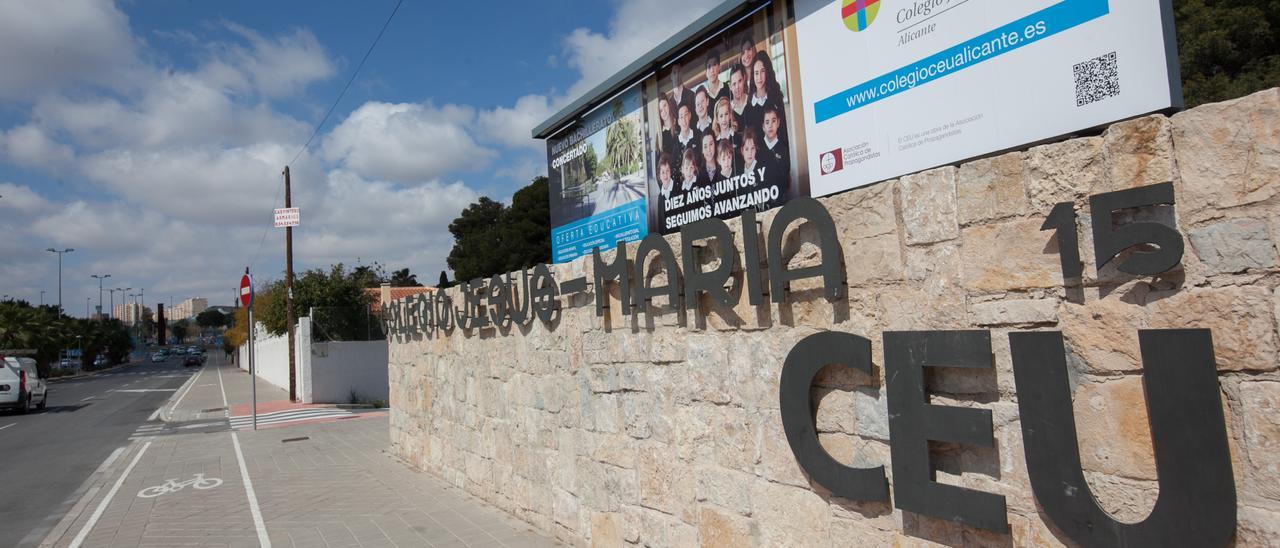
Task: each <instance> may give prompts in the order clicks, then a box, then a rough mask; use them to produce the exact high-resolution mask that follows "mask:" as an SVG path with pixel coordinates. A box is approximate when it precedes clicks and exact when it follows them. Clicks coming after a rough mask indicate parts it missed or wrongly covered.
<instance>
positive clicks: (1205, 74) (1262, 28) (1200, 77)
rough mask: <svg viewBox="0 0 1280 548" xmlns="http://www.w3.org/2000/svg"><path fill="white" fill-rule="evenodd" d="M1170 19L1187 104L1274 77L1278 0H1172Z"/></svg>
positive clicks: (1256, 86) (1248, 89)
mask: <svg viewBox="0 0 1280 548" xmlns="http://www.w3.org/2000/svg"><path fill="white" fill-rule="evenodd" d="M1174 20H1175V22H1176V26H1177V29H1178V57H1179V62H1180V64H1181V67H1182V90H1183V97H1184V98H1185V99H1186V102H1187V106H1188V107H1194V106H1196V105H1200V104H1204V103H1211V102H1215V101H1222V100H1226V99H1231V98H1235V97H1240V96H1242V95H1247V94H1249V93H1252V92H1255V91H1258V90H1262V89H1266V88H1268V87H1271V86H1275V85H1276V84H1277V82H1280V0H1177V1H1176V2H1175V6H1174Z"/></svg>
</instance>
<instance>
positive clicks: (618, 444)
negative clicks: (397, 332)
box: [390, 89, 1280, 546]
mask: <svg viewBox="0 0 1280 548" xmlns="http://www.w3.org/2000/svg"><path fill="white" fill-rule="evenodd" d="M1162 182H1172V183H1173V184H1174V185H1175V189H1176V197H1177V205H1176V208H1175V211H1176V213H1175V214H1174V216H1172V217H1168V218H1165V219H1163V220H1164V221H1165V222H1168V223H1170V224H1174V223H1176V227H1177V229H1178V231H1179V232H1180V233H1181V234H1182V235H1183V237H1184V240H1185V242H1186V250H1185V254H1184V255H1183V258H1182V261H1181V265H1180V266H1179V267H1177V268H1176V269H1175V270H1173V271H1171V272H1168V273H1165V274H1162V275H1160V276H1157V277H1154V278H1152V277H1135V276H1130V275H1126V274H1123V273H1121V272H1118V271H1117V270H1116V269H1115V268H1114V267H1113V266H1108V267H1107V268H1104V269H1103V270H1102V272H1101V273H1100V274H1099V273H1098V272H1097V270H1096V269H1095V267H1094V264H1093V263H1094V259H1093V247H1092V246H1093V238H1092V233H1091V227H1090V220H1089V216H1088V214H1087V213H1086V212H1087V211H1088V196H1090V195H1093V194H1097V193H1102V192H1109V191H1114V190H1119V189H1124V188H1130V187H1137V186H1143V185H1150V184H1155V183H1162ZM1278 194H1280V90H1276V89H1272V90H1268V91H1264V92H1261V93H1257V94H1255V95H1252V96H1249V97H1245V98H1241V99H1238V100H1235V101H1230V102H1225V103H1220V104H1214V105H1207V106H1203V107H1199V108H1196V109H1194V110H1190V111H1186V112H1182V113H1179V114H1176V115H1174V116H1172V117H1165V116H1148V117H1144V118H1140V119H1136V120H1131V121H1127V122H1123V123H1119V124H1116V125H1114V126H1112V127H1110V128H1109V129H1107V130H1106V131H1104V132H1103V133H1102V134H1101V135H1099V136H1091V137H1080V138H1075V139H1070V140H1065V141H1061V142H1056V143H1052V144H1046V145H1042V146H1037V147H1033V148H1031V149H1029V150H1026V151H1022V152H1013V153H1008V154H1004V155H1000V156H996V157H991V158H986V159H981V160H976V161H972V162H968V163H965V164H963V165H960V166H958V167H944V168H939V169H934V170H931V171H928V172H924V173H919V174H914V175H910V176H906V177H903V178H901V179H898V180H892V181H887V182H883V183H880V184H876V185H873V186H869V187H865V188H860V189H857V190H853V191H850V192H846V193H844V194H840V195H837V196H832V197H827V198H823V199H821V201H822V202H823V203H824V204H825V205H826V207H827V208H828V209H829V211H830V212H831V214H832V216H833V217H834V218H835V221H836V225H837V227H838V229H839V232H840V239H841V245H842V248H843V251H844V261H845V268H846V272H847V278H848V282H847V283H848V297H847V299H840V300H838V301H828V300H827V299H825V298H824V297H823V296H822V292H821V291H820V290H816V288H817V287H819V283H820V282H817V281H816V280H808V281H806V282H802V283H800V284H798V287H796V288H795V289H796V291H795V292H794V293H793V294H792V295H791V297H790V298H789V300H788V301H787V302H786V303H784V304H781V305H767V306H760V307H752V306H750V305H748V304H746V303H745V299H743V301H744V302H743V303H742V304H740V305H738V306H736V307H734V308H733V309H721V308H718V307H714V306H711V305H709V304H707V303H705V302H704V303H703V304H702V308H701V309H700V310H699V312H698V313H696V314H694V313H690V314H688V315H687V316H685V315H678V314H665V315H656V316H652V317H650V316H647V315H645V314H640V315H633V316H629V317H623V316H620V315H618V314H617V313H616V310H617V306H616V299H617V296H616V295H613V296H612V298H613V300H614V303H615V306H614V307H613V308H612V309H611V310H610V314H608V315H606V316H605V317H602V318H600V317H597V316H596V315H595V310H594V307H593V306H590V303H591V302H593V299H594V297H592V296H590V295H587V296H582V295H580V296H578V297H576V298H575V299H574V302H573V305H574V306H571V307H569V308H567V309H565V310H564V311H563V316H562V318H561V319H560V321H559V322H558V323H557V324H556V325H554V326H553V328H550V329H549V328H547V327H546V326H544V325H543V324H541V323H539V322H533V323H532V324H531V325H530V326H528V327H525V328H516V329H512V330H510V332H506V331H495V330H493V329H489V330H485V331H479V332H466V331H460V330H459V331H455V332H454V333H453V334H452V335H451V336H439V335H436V336H415V337H411V338H408V339H397V340H392V341H391V343H390V362H391V364H390V366H391V372H390V381H391V406H392V412H391V436H392V442H393V447H394V451H395V453H396V454H397V455H398V456H400V457H401V458H403V459H405V460H406V461H408V462H409V463H411V464H412V465H415V466H417V467H420V468H421V469H423V470H426V471H428V472H430V473H433V474H436V475H439V476H440V477H442V478H444V479H445V480H446V481H448V482H450V483H452V484H453V485H456V486H458V487H460V488H462V489H464V490H466V491H467V492H469V493H471V494H473V495H475V496H478V497H480V498H482V499H484V500H487V501H489V502H491V503H493V504H495V505H497V506H499V507H501V508H503V509H505V510H506V511H509V512H511V513H512V514H514V515H516V516H518V517H519V518H521V519H523V520H525V521H527V522H528V523H530V524H532V525H533V526H534V527H536V528H537V529H538V530H541V531H544V532H547V533H549V534H552V535H554V536H556V537H557V538H560V539H562V540H565V541H567V542H570V543H572V544H599V545H618V544H622V543H638V544H644V545H656V546H676V545H679V546H687V545H694V544H701V545H709V546H746V545H753V546H784V545H807V546H816V545H849V544H856V545H864V546H874V545H889V544H907V545H923V544H928V543H929V542H936V543H941V544H946V545H953V546H956V545H1008V544H1013V545H1017V546H1028V545H1036V546H1040V545H1059V544H1062V543H1063V542H1064V540H1065V537H1064V536H1062V535H1061V532H1060V531H1057V530H1056V529H1055V528H1054V526H1053V525H1052V524H1049V523H1046V522H1045V521H1044V519H1043V517H1042V516H1043V514H1042V513H1041V512H1040V511H1039V509H1038V507H1037V503H1036V500H1035V498H1034V497H1033V495H1032V492H1031V488H1030V486H1029V483H1028V474H1027V469H1026V463H1025V457H1024V455H1023V444H1022V432H1021V430H1020V425H1019V418H1018V415H1019V414H1018V407H1017V393H1016V391H1015V389H1014V384H1013V372H1012V365H1011V361H1010V357H1009V343H1008V337H1007V336H1006V334H1007V333H1008V332H1010V331H1016V330H1057V331H1062V332H1063V333H1064V336H1065V339H1066V342H1067V346H1068V358H1069V360H1068V363H1069V364H1070V366H1071V368H1072V371H1071V380H1072V383H1073V384H1074V386H1073V390H1074V408H1075V413H1076V422H1077V425H1078V428H1079V430H1080V444H1081V456H1082V460H1083V464H1084V468H1085V470H1086V476H1087V479H1088V481H1089V484H1090V486H1091V488H1092V489H1093V491H1094V492H1095V494H1096V495H1097V497H1098V498H1099V499H1100V502H1101V504H1102V505H1103V507H1104V508H1105V509H1107V510H1108V511H1109V512H1111V513H1112V514H1113V515H1114V516H1116V517H1118V518H1120V519H1122V520H1125V521H1130V522H1132V521H1139V520H1141V519H1142V518H1143V517H1144V516H1146V515H1147V513H1148V512H1149V511H1150V510H1151V508H1152V506H1153V504H1154V501H1155V497H1156V495H1157V493H1158V490H1157V484H1156V481H1155V480H1156V473H1155V464H1154V459H1153V456H1152V447H1151V439H1150V434H1149V430H1148V426H1147V418H1146V406H1145V404H1144V394H1143V385H1142V377H1141V370H1142V361H1141V359H1140V357H1139V354H1138V342H1137V330H1138V329H1146V328H1177V327H1198V328H1209V329H1212V330H1213V341H1214V350H1215V353H1216V358H1217V365H1218V370H1219V380H1220V383H1221V393H1222V403H1223V406H1224V410H1225V413H1226V419H1227V425H1228V430H1229V435H1230V444H1231V451H1232V460H1233V464H1234V474H1235V480H1236V491H1237V499H1238V526H1237V537H1236V544H1238V545H1241V546H1245V545H1249V546H1257V545H1274V544H1276V543H1278V542H1280V372H1277V368H1278V367H1280V352H1278V347H1280V338H1278V335H1277V329H1278V325H1277V322H1278V321H1280V292H1278V290H1277V288H1278V287H1280V259H1278V258H1277V248H1276V242H1277V241H1278V239H1280V196H1277V195H1278ZM1062 201H1074V202H1075V203H1076V206H1077V210H1078V211H1079V212H1081V215H1080V219H1079V222H1080V227H1079V232H1078V234H1079V241H1080V247H1081V257H1082V259H1083V260H1084V262H1085V269H1084V279H1083V280H1082V284H1080V285H1077V286H1076V287H1073V288H1067V287H1066V286H1065V284H1064V280H1063V279H1062V271H1061V266H1060V263H1059V254H1058V249H1057V244H1056V240H1055V238H1054V234H1053V232H1052V231H1044V232H1042V231H1041V230H1040V227H1041V224H1042V223H1043V222H1044V219H1045V217H1046V216H1047V215H1048V213H1049V211H1050V210H1051V209H1052V208H1053V206H1054V204H1055V203H1058V202H1062ZM772 214H773V213H772V212H771V213H766V214H762V215H761V220H762V221H763V222H764V224H765V226H768V225H769V223H770V221H771V218H772ZM730 226H731V227H733V228H734V230H735V231H736V230H737V229H738V226H739V225H738V222H737V221H732V222H730ZM796 232H797V233H798V234H794V235H793V237H792V238H790V239H789V240H788V246H787V247H788V249H790V250H791V252H793V253H794V256H793V258H792V264H799V263H800V262H803V261H807V260H812V259H813V257H814V255H816V248H814V247H813V246H812V245H809V244H805V243H804V242H805V241H806V235H805V234H804V232H805V229H804V228H803V227H802V228H800V229H798V230H796ZM669 240H670V241H672V243H673V244H676V243H677V242H678V239H677V238H675V237H672V238H669ZM673 247H675V248H676V250H677V254H678V253H679V247H678V245H673ZM633 249H634V248H633ZM609 259H612V253H610V254H609ZM590 268H591V260H590V258H587V259H586V260H579V261H576V262H574V263H570V264H566V265H558V266H556V267H554V268H553V270H554V271H555V272H556V277H557V279H560V280H564V279H568V278H571V277H574V276H578V275H582V274H584V273H588V274H589V273H590ZM660 276H662V275H661V274H660ZM807 282H815V283H807ZM659 301H661V299H659ZM917 329H988V330H991V331H992V343H993V345H994V346H993V350H994V354H995V369H994V371H991V370H987V371H984V372H967V371H966V370H959V369H940V370H938V371H934V372H932V373H934V374H932V375H931V376H930V377H929V378H928V381H927V382H928V388H929V390H930V391H931V392H932V393H933V394H934V396H933V400H932V402H933V403H936V404H945V405H955V406H962V407H979V408H983V409H989V410H991V411H992V413H993V417H994V425H995V438H996V447H995V448H994V449H992V448H975V447H969V446H962V445H948V444H937V445H935V446H934V447H933V451H932V457H933V461H934V463H935V466H936V467H937V468H938V472H937V481H939V482H943V483H952V484H957V485H964V486H970V487H974V488H978V489H981V490H984V491H989V492H993V493H998V494H1001V495H1003V496H1005V497H1006V499H1007V504H1008V519H1009V524H1010V527H1011V533H1010V534H1009V535H1000V534H994V533H990V532H986V531H983V530H979V529H974V528H969V527H963V526H960V525H956V524H953V523H951V522H947V521H942V520H937V519H933V518H929V517H925V516H921V515H917V514H913V513H910V512H902V511H900V510H897V509H894V508H893V507H892V506H891V505H890V504H868V503H855V502H851V501H847V500H843V499H839V498H834V497H832V496H831V495H830V494H829V492H827V491H826V490H825V489H823V488H822V487H821V486H818V485H816V484H815V483H813V482H811V481H810V480H809V479H808V478H807V477H806V475H805V474H804V473H803V472H802V471H801V470H800V468H799V467H798V466H797V464H796V460H795V457H794V456H793V455H792V453H791V450H790V448H789V446H788V444H787V440H786V437H785V436H784V434H783V429H782V424H781V420H780V416H779V410H778V408H779V399H778V384H779V372H780V370H781V367H782V363H783V359H784V357H785V356H786V354H787V352H788V351H789V350H790V349H791V347H792V346H793V345H794V344H795V343H796V342H797V341H799V340H800V339H802V338H803V337H805V336H807V335H810V334H812V333H815V332H818V331H823V330H840V331H846V332H851V333H856V334H859V335H862V336H864V337H867V338H868V339H870V340H871V341H872V352H873V360H874V362H875V363H876V365H877V367H876V369H875V371H876V374H875V375H871V376H867V375H863V374H861V373H858V372H854V371H853V370H849V369H841V370H834V369H832V368H828V370H827V371H826V372H824V374H823V375H821V376H820V377H819V379H818V382H817V383H816V385H815V386H814V388H813V390H814V394H815V400H817V401H819V402H820V403H819V404H818V409H817V427H818V431H819V437H820V440H821V442H822V444H823V446H824V447H825V448H826V449H827V451H828V452H829V453H830V454H831V455H833V456H834V457H835V458H836V459H837V460H840V461H841V462H845V463H853V465H856V466H876V465H885V466H886V469H887V470H888V471H889V472H891V471H892V470H891V467H890V466H889V465H890V459H889V428H888V426H887V423H888V420H887V410H886V396H885V379H884V370H883V368H882V367H880V364H881V363H882V357H883V352H884V348H883V344H882V343H881V340H880V336H881V334H882V333H883V332H885V331H896V330H917ZM890 485H891V486H892V485H893V481H892V478H891V479H890Z"/></svg>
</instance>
